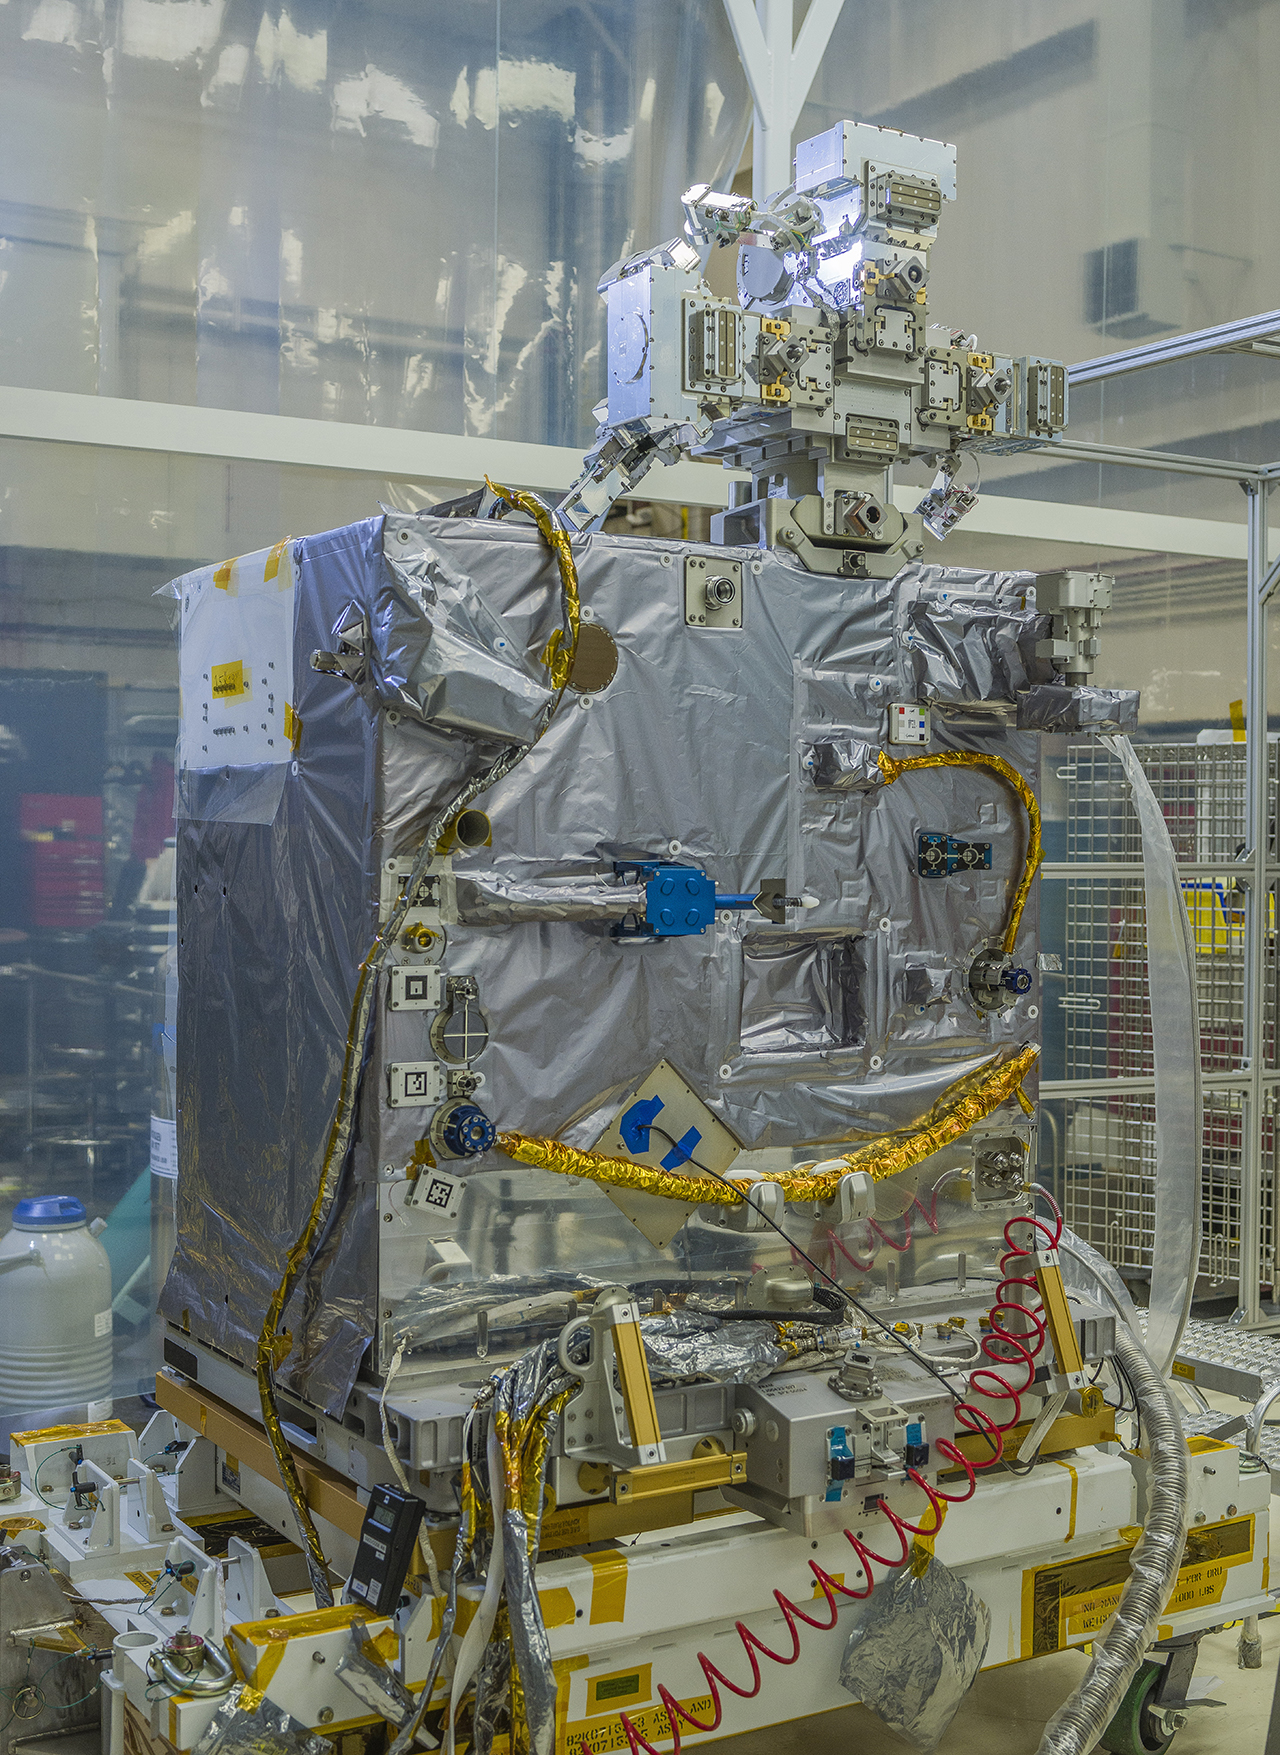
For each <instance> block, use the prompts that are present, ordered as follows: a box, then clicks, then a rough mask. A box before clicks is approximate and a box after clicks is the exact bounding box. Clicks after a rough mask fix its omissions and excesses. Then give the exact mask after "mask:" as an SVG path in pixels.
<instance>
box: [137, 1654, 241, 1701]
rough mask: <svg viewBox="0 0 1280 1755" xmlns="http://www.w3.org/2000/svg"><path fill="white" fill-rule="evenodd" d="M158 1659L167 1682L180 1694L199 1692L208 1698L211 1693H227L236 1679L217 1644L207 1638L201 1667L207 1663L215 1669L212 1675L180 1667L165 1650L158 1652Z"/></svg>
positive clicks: (201, 1655) (201, 1656)
mask: <svg viewBox="0 0 1280 1755" xmlns="http://www.w3.org/2000/svg"><path fill="white" fill-rule="evenodd" d="M156 1661H157V1662H158V1663H159V1665H160V1672H161V1674H162V1675H163V1677H164V1679H165V1681H166V1682H168V1683H169V1684H170V1685H171V1686H172V1687H174V1688H176V1689H177V1690H178V1692H179V1693H180V1694H199V1695H202V1696H203V1697H205V1698H206V1699H207V1698H208V1696H209V1695H211V1694H225V1693H226V1692H227V1690H228V1688H230V1687H231V1685H232V1683H233V1682H234V1681H235V1679H236V1673H235V1671H234V1670H233V1669H232V1668H231V1665H230V1663H229V1662H228V1660H227V1659H226V1657H224V1656H223V1654H222V1652H220V1651H219V1650H218V1648H217V1646H216V1645H211V1644H210V1643H209V1641H208V1640H207V1639H206V1640H205V1642H204V1649H203V1650H202V1651H201V1653H200V1663H201V1668H203V1667H204V1666H205V1665H206V1664H208V1665H210V1666H211V1667H212V1669H213V1671H214V1674H213V1675H212V1676H202V1675H200V1674H199V1672H198V1671H188V1670H183V1669H179V1667H178V1665H177V1664H175V1663H174V1661H173V1659H172V1658H171V1657H169V1656H167V1654H166V1653H165V1652H163V1651H159V1652H157V1653H156Z"/></svg>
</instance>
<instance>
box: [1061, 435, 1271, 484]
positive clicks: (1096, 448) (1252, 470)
mask: <svg viewBox="0 0 1280 1755" xmlns="http://www.w3.org/2000/svg"><path fill="white" fill-rule="evenodd" d="M1039 455H1040V456H1041V457H1069V458H1071V459H1072V460H1073V461H1075V462H1077V463H1113V464H1119V465H1121V466H1123V467H1125V468H1128V469H1163V470H1167V471H1170V472H1171V473H1173V474H1175V475H1210V476H1216V477H1218V478H1219V479H1220V480H1222V481H1240V482H1245V481H1259V480H1261V479H1263V478H1264V477H1265V476H1266V474H1267V472H1268V470H1270V469H1272V468H1275V467H1276V465H1274V464H1265V463H1233V462H1232V461H1231V459H1230V458H1229V457H1189V456H1187V455H1186V454H1185V453H1184V452H1181V451H1146V450H1139V449H1137V448H1136V447H1134V448H1129V447H1126V446H1124V445H1093V444H1090V443H1089V442H1088V440H1085V439H1051V440H1050V441H1049V442H1048V443H1047V444H1045V445H1042V446H1041V447H1040V450H1039Z"/></svg>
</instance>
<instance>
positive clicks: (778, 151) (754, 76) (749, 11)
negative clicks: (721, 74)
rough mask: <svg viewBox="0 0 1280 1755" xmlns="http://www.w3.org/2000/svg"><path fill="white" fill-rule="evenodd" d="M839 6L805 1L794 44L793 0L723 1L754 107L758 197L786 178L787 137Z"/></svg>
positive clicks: (840, 1) (829, 0)
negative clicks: (804, 11)
mask: <svg viewBox="0 0 1280 1755" xmlns="http://www.w3.org/2000/svg"><path fill="white" fill-rule="evenodd" d="M843 5H844V0H810V6H809V10H808V12H807V13H806V15H805V21H804V23H803V24H802V25H801V27H800V35H799V36H798V37H797V38H796V39H795V41H794V43H793V41H792V33H793V31H794V29H795V9H794V0H755V3H754V4H753V3H752V0H724V9H725V13H726V14H727V16H728V19H729V27H730V29H731V30H732V31H733V40H734V44H735V46H736V48H737V51H738V59H739V60H740V61H741V62H742V71H743V72H744V73H745V74H746V78H747V85H748V87H749V88H750V91H751V101H752V103H753V104H754V106H755V128H754V133H753V136H752V144H751V193H752V196H753V197H754V199H755V200H757V201H764V200H765V199H766V197H768V196H770V195H775V194H777V192H778V190H780V189H785V188H787V186H788V185H789V184H790V182H791V136H792V134H793V133H794V132H795V126H796V123H797V122H798V121H799V120H800V112H801V110H802V109H803V108H804V104H805V99H806V98H807V97H808V95H809V87H810V86H811V85H812V84H813V79H814V75H815V74H816V73H817V71H818V64H819V62H820V61H821V60H822V57H823V55H824V54H825V53H826V49H827V44H828V43H829V42H830V40H831V33H832V31H833V30H834V29H835V26H836V20H837V19H838V18H839V17H840V10H841V8H842V6H843Z"/></svg>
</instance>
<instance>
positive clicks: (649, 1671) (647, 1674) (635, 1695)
mask: <svg viewBox="0 0 1280 1755" xmlns="http://www.w3.org/2000/svg"><path fill="white" fill-rule="evenodd" d="M652 1699H653V1665H652V1664H640V1665H638V1666H637V1667H636V1668H635V1669H631V1670H611V1671H610V1672H609V1673H608V1675H605V1676H588V1677H587V1711H588V1712H589V1713H591V1714H592V1716H593V1717H596V1716H598V1715H599V1714H600V1713H604V1712H617V1711H618V1710H619V1709H620V1708H621V1709H622V1710H624V1711H625V1712H626V1714H627V1716H628V1718H629V1717H630V1716H631V1708H632V1707H633V1706H643V1705H644V1704H645V1702H646V1701H648V1700H652Z"/></svg>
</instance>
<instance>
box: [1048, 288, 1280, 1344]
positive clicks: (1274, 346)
mask: <svg viewBox="0 0 1280 1755" xmlns="http://www.w3.org/2000/svg"><path fill="white" fill-rule="evenodd" d="M1243 351H1247V352H1257V353H1262V354H1265V355H1268V356H1274V355H1275V354H1276V353H1280V311H1268V312H1264V313H1262V314H1261V315H1259V316H1257V317H1249V318H1245V319H1243V320H1239V321H1236V322H1233V323H1223V324H1218V325H1216V326H1215V327H1213V328H1210V329H1200V330H1197V331H1195V332H1194V333H1192V334H1189V335H1182V336H1177V335H1175V336H1170V337H1168V338H1167V339H1165V340H1163V341H1157V342H1151V343H1148V344H1147V345H1146V346H1144V347H1136V348H1130V349H1129V350H1127V351H1126V352H1123V353H1117V354H1112V355H1110V356H1108V357H1105V358H1103V359H1096V360H1086V361H1084V362H1082V363H1081V364H1080V365H1077V366H1073V367H1072V368H1071V371H1070V373H1069V377H1070V381H1071V384H1072V386H1073V387H1076V386H1083V385H1086V384H1093V383H1098V382H1100V381H1101V380H1103V379H1107V378H1115V377H1121V376H1124V375H1127V374H1128V373H1131V372H1137V371H1144V370H1147V369H1150V368H1152V367H1154V366H1159V365H1165V364H1168V363H1170V362H1172V361H1175V360H1180V359H1185V358H1188V357H1191V356H1193V355H1196V354H1202V353H1214V352H1218V353H1225V352H1243ZM1044 451H1045V453H1047V454H1052V455H1063V456H1068V457H1082V458H1087V459H1088V460H1090V461H1093V462H1098V463H1106V464H1117V465H1122V466H1124V467H1127V468H1132V467H1134V466H1137V467H1139V468H1146V469H1159V470H1162V471H1167V472H1169V473H1172V474H1179V475H1202V476H1214V477H1219V478H1225V479H1227V480H1233V481H1238V482H1239V484H1240V486H1241V488H1242V489H1243V491H1244V494H1245V500H1246V517H1245V560H1246V591H1247V598H1246V614H1247V622H1246V642H1247V643H1246V658H1245V667H1246V684H1245V733H1246V738H1245V742H1246V753H1245V762H1246V775H1247V777H1246V784H1245V848H1244V851H1243V853H1242V854H1241V855H1240V857H1239V858H1238V859H1237V860H1235V861H1234V862H1228V861H1223V862H1221V863H1220V864H1214V865H1213V866H1212V875H1214V876H1230V877H1232V878H1234V879H1235V882H1236V884H1237V886H1239V887H1240V888H1242V889H1243V890H1244V891H1245V897H1246V906H1245V1006H1244V1013H1245V1015H1244V1054H1243V1057H1242V1066H1241V1070H1240V1072H1238V1073H1231V1074H1216V1075H1206V1076H1205V1078H1204V1085H1205V1089H1206V1090H1209V1089H1216V1090H1229V1091H1238V1092H1240V1093H1241V1095H1242V1097H1243V1099H1244V1120H1243V1151H1242V1156H1241V1171H1240V1291H1239V1299H1238V1305H1237V1309H1236V1312H1235V1316H1234V1317H1233V1319H1232V1320H1233V1321H1235V1322H1238V1323H1242V1324H1244V1325H1245V1326H1246V1327H1249V1328H1269V1329H1280V1319H1277V1318H1273V1317H1264V1315H1263V1312H1262V1287H1261V1279H1260V1276H1261V1271H1262V1261H1261V1219H1262V1189H1263V1174H1264V1163H1263V1123H1264V1111H1265V1105H1266V1101H1267V1098H1268V1096H1269V1095H1270V1094H1271V1093H1272V1092H1274V1091H1275V1090H1276V1089H1277V1087H1280V1069H1278V1068H1276V1067H1268V1066H1267V1065H1266V1063H1265V1041H1266V1039H1265V1034H1264V1028H1263V1024H1264V1013H1265V983H1266V961H1267V934H1268V931H1269V930H1270V926H1269V902H1268V895H1269V887H1270V886H1271V885H1272V884H1280V858H1277V857H1276V854H1277V853H1280V847H1277V849H1276V850H1275V851H1274V852H1271V851H1269V847H1268V843H1269V840H1270V839H1271V837H1272V836H1273V834H1274V833H1275V831H1274V829H1273V827H1272V825H1271V824H1270V822H1269V820H1268V819H1269V814H1270V813H1269V806H1268V784H1267V781H1268V774H1267V768H1268V748H1269V746H1268V742H1267V608H1268V604H1269V601H1270V599H1271V597H1272V595H1273V593H1274V592H1275V590H1276V587H1277V585H1280V559H1278V560H1277V561H1276V562H1275V563H1269V561H1268V545H1269V532H1268V528H1267V499H1268V494H1269V492H1270V487H1271V483H1272V482H1273V481H1276V480H1280V462H1275V463H1264V464H1242V463H1233V462H1231V461H1230V460H1228V459H1225V458H1207V457H1186V456H1182V455H1180V454H1179V453H1176V452H1163V451H1146V450H1125V449H1124V448H1123V447H1121V446H1116V445H1091V444H1087V443H1082V442H1079V441H1072V440H1063V441H1059V442H1057V443H1054V444H1051V445H1048V446H1045V447H1044ZM1068 869H1069V870H1071V871H1074V872H1078V873H1084V872H1090V871H1096V872H1097V873H1098V875H1100V876H1101V875H1102V874H1103V872H1104V871H1108V870H1110V869H1111V868H1110V867H1109V866H1107V867H1104V866H1094V865H1091V864H1089V863H1088V862H1080V863H1079V864H1076V865H1074V866H1072V867H1070V868H1068ZM1196 869H1197V870H1198V869H1200V868H1199V867H1197V868H1196ZM1186 870H1187V871H1188V874H1190V872H1191V870H1192V868H1191V867H1187V868H1186ZM1053 875H1059V874H1058V873H1056V872H1055V873H1054V874H1053ZM1040 1090H1041V1095H1042V1096H1044V1097H1068V1098H1070V1097H1088V1096H1091V1095H1096V1094H1106V1095H1119V1094H1121V1093H1122V1092H1123V1093H1125V1094H1133V1095H1150V1094H1152V1093H1154V1090H1155V1081H1154V1079H1150V1080H1147V1079H1123V1080H1105V1081H1101V1082H1100V1081H1097V1080H1073V1079H1060V1080H1045V1081H1043V1082H1042V1084H1041V1087H1040ZM1275 1218H1276V1214H1275V1212H1274V1210H1273V1224H1274V1223H1275ZM1273 1298H1274V1287H1273Z"/></svg>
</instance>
